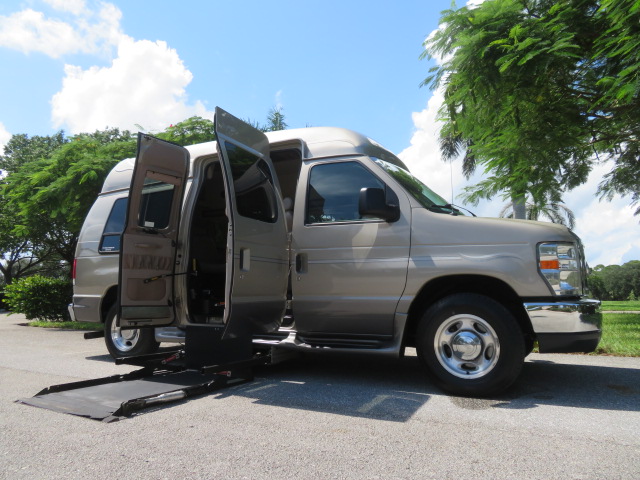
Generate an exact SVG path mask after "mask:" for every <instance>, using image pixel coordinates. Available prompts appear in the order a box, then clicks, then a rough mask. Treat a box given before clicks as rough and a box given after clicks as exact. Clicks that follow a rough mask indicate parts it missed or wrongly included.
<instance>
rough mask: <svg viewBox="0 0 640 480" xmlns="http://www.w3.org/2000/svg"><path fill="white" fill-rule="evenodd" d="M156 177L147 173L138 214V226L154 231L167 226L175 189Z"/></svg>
mask: <svg viewBox="0 0 640 480" xmlns="http://www.w3.org/2000/svg"><path fill="white" fill-rule="evenodd" d="M158 176H159V175H158V174H154V172H147V177H146V178H145V179H144V187H143V188H142V201H141V202H140V212H139V214H138V225H139V226H140V227H146V228H153V229H154V230H162V229H164V228H167V227H168V226H169V220H170V217H171V203H172V201H173V192H174V189H175V185H173V184H171V183H166V182H164V181H162V180H161V179H159V178H158ZM163 176H164V175H163Z"/></svg>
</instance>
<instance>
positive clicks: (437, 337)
mask: <svg viewBox="0 0 640 480" xmlns="http://www.w3.org/2000/svg"><path fill="white" fill-rule="evenodd" d="M416 343H417V350H418V356H419V357H420V360H421V361H422V362H423V364H424V365H425V366H426V367H427V369H428V370H429V372H430V373H431V374H432V376H433V378H434V380H435V381H436V383H437V384H438V385H439V386H440V387H441V388H443V389H444V390H447V391H449V392H452V393H454V394H457V395H469V396H487V395H494V394H497V393H500V392H502V391H504V390H505V389H506V388H507V387H509V385H511V384H512V383H513V381H514V380H515V379H516V378H517V376H518V375H519V374H520V370H521V369H522V362H523V360H524V356H525V345H524V337H523V334H522V331H521V330H520V327H519V325H518V323H517V321H516V319H515V318H514V316H513V315H512V314H511V313H510V312H509V311H508V310H507V309H506V308H504V307H503V306H502V305H500V304H499V303H498V302H496V301H494V300H492V299H491V298H488V297H485V296H483V295H477V294H471V293H468V294H456V295H451V296H449V297H445V298H443V299H442V300H440V301H438V302H437V303H435V304H434V305H432V306H431V307H430V308H429V309H428V310H427V311H426V312H425V313H424V315H423V317H422V319H421V321H420V324H419V326H418V331H417V338H416Z"/></svg>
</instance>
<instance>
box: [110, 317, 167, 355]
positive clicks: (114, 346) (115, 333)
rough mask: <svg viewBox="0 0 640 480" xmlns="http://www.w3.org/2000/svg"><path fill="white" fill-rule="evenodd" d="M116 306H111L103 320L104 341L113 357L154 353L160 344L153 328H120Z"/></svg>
mask: <svg viewBox="0 0 640 480" xmlns="http://www.w3.org/2000/svg"><path fill="white" fill-rule="evenodd" d="M117 315H118V308H117V306H116V305H114V306H112V307H111V308H110V309H109V313H107V318H106V320H105V322H104V342H105V344H106V345H107V350H109V353H110V354H111V356H112V357H113V358H121V357H131V356H135V355H145V354H147V353H154V352H155V351H157V350H158V347H159V346H160V344H159V343H158V342H156V339H155V334H154V330H153V328H136V329H131V330H122V329H121V328H120V327H118V326H117V325H116V323H117V322H116V319H117Z"/></svg>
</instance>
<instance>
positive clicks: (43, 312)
mask: <svg viewBox="0 0 640 480" xmlns="http://www.w3.org/2000/svg"><path fill="white" fill-rule="evenodd" d="M4 294H5V299H4V301H5V303H7V305H9V309H10V310H11V311H12V312H14V313H24V315H25V316H26V317H27V319H28V320H45V321H49V322H58V321H63V320H68V319H69V314H68V311H67V305H69V303H70V302H71V296H72V294H73V287H72V285H71V282H70V281H69V280H61V279H58V278H49V277H43V276H41V275H33V276H32V277H26V278H21V279H19V280H16V281H14V282H13V283H11V285H6V286H5V287H4Z"/></svg>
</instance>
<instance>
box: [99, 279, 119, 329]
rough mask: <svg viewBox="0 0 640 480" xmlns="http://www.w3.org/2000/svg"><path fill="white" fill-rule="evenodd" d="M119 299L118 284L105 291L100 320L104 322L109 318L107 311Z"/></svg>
mask: <svg viewBox="0 0 640 480" xmlns="http://www.w3.org/2000/svg"><path fill="white" fill-rule="evenodd" d="M117 299H118V286H117V285H112V286H111V287H109V290H107V293H105V295H104V297H102V304H101V305H100V321H101V322H102V323H104V322H105V320H106V319H107V313H108V312H109V310H110V309H111V307H112V306H113V305H114V304H115V303H116V300H117Z"/></svg>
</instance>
